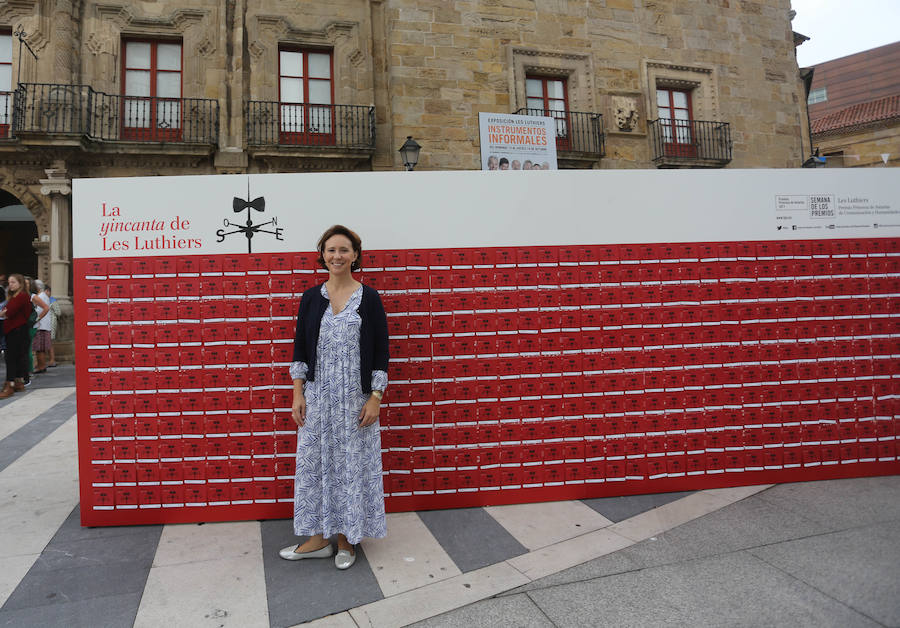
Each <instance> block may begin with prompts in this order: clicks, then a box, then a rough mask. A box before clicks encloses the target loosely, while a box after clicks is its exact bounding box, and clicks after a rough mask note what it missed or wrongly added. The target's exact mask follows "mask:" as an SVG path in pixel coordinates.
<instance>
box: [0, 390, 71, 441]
mask: <svg viewBox="0 0 900 628" xmlns="http://www.w3.org/2000/svg"><path fill="white" fill-rule="evenodd" d="M73 392H75V387H74V386H66V387H65V388H40V389H38V390H34V389H31V388H27V389H25V392H24V393H16V394H15V395H13V396H12V398H11V399H10V401H8V402H7V403H6V405H5V406H3V409H2V410H0V416H2V417H3V420H2V421H0V439H3V438H6V437H7V436H9V435H10V434H12V433H13V432H15V431H16V430H17V429H19V428H20V427H22V426H23V425H25V424H26V423H28V422H29V421H31V420H32V419H33V418H35V417H37V416H39V415H41V414H43V413H44V412H45V411H47V410H49V409H50V408H52V407H53V406H55V405H56V404H57V403H59V402H60V401H62V400H63V399H65V398H66V397H68V396H69V395H71V394H72V393H73Z"/></svg>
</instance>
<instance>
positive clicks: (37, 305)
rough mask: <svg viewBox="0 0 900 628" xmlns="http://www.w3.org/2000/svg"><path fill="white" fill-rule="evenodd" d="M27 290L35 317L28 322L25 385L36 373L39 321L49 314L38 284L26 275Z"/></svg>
mask: <svg viewBox="0 0 900 628" xmlns="http://www.w3.org/2000/svg"><path fill="white" fill-rule="evenodd" d="M25 292H26V293H27V294H28V298H29V299H31V305H32V306H34V312H35V317H36V318H33V319H30V321H31V322H30V323H29V324H28V355H27V356H26V358H25V361H26V362H25V385H26V386H28V385H29V384H30V383H31V374H32V373H34V354H33V353H32V352H31V350H32V348H33V347H32V345H33V343H34V336H35V334H37V321H38V320H40V319H41V318H43V317H44V316H46V315H47V310H48V309H49V308H48V307H47V304H46V303H44V301H43V299H41V297H39V296H38V294H37V285H36V284H35V282H34V280H33V279H32V278H31V277H28V276H26V277H25Z"/></svg>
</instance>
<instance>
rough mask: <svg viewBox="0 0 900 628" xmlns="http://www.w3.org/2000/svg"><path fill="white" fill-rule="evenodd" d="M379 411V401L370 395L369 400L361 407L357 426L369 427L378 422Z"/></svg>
mask: <svg viewBox="0 0 900 628" xmlns="http://www.w3.org/2000/svg"><path fill="white" fill-rule="evenodd" d="M380 409H381V400H380V399H378V397H376V396H375V395H371V396H370V397H369V400H368V401H366V403H365V404H364V405H363V407H362V410H360V411H359V426H360V427H369V426H370V425H372V424H373V423H374V422H375V421H377V420H378V411H379V410H380Z"/></svg>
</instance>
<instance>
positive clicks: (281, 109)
mask: <svg viewBox="0 0 900 628" xmlns="http://www.w3.org/2000/svg"><path fill="white" fill-rule="evenodd" d="M282 52H295V53H299V54H301V55H302V57H303V69H302V72H303V73H302V75H296V74H285V73H284V72H285V69H283V68H282V67H281V53H282ZM310 54H327V55H328V83H329V88H330V89H329V99H330V101H331V102H329V103H310V102H308V101H309V83H310V80H311V77H310V76H309V55H310ZM283 78H289V79H300V81H301V83H302V85H303V102H300V103H293V102H286V101H284V100H283V99H282V94H281V80H282V79H283ZM312 80H314V81H322V80H325V79H321V78H312ZM288 117H289V118H290V119H288ZM297 119H299V120H300V122H299V123H298V122H296V120H297ZM316 120H318V121H320V124H324V126H325V129H324V130H322V129H320V128H319V127H318V126H316V125H315V124H311V123H310V121H312V122H315V121H316ZM335 122H336V115H335V107H334V51H333V50H329V49H326V48H301V47H297V46H279V47H278V142H279V143H280V144H294V145H301V146H332V145H334V144H335V143H336V135H335ZM285 127H289V128H290V127H293V128H291V129H290V130H285ZM296 127H300V128H299V130H294V129H295V128H296Z"/></svg>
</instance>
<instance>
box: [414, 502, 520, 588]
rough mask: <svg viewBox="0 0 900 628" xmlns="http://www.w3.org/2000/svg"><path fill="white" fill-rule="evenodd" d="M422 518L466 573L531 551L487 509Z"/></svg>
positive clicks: (441, 512)
mask: <svg viewBox="0 0 900 628" xmlns="http://www.w3.org/2000/svg"><path fill="white" fill-rule="evenodd" d="M419 518H420V519H421V520H422V522H423V523H424V524H425V525H426V527H427V528H428V529H429V531H431V533H432V534H433V535H434V538H435V539H437V541H438V543H440V544H441V547H443V548H444V550H445V551H446V552H447V554H449V556H450V558H451V559H453V562H454V563H456V566H457V567H459V569H460V571H462V572H463V573H465V572H467V571H472V570H474V569H480V568H482V567H487V566H488V565H493V564H494V563H499V562H501V561H504V560H507V559H508V558H512V557H514V556H519V555H521V554H525V553H527V552H528V548H526V547H525V546H524V545H522V544H521V543H519V542H518V541H517V540H516V539H515V537H513V535H511V534H510V533H509V532H507V531H506V528H504V527H503V526H501V525H500V524H499V523H498V522H497V520H496V519H494V518H493V517H492V516H490V515H489V514H488V513H487V512H486V511H485V510H484V509H483V508H455V509H448V510H427V511H423V512H420V513H419Z"/></svg>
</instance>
